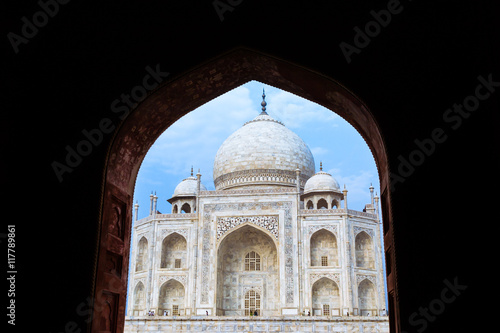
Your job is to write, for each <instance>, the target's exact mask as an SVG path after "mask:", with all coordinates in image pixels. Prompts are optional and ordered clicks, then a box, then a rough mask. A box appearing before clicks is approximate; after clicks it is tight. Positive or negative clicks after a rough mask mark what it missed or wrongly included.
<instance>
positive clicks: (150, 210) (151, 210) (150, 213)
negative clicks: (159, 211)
mask: <svg viewBox="0 0 500 333" xmlns="http://www.w3.org/2000/svg"><path fill="white" fill-rule="evenodd" d="M153 197H154V196H153V192H151V194H150V195H149V215H153Z"/></svg>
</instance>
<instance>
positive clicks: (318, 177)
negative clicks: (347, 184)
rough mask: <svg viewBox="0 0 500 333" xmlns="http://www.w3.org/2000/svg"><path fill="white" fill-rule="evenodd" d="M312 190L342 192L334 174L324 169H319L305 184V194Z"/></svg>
mask: <svg viewBox="0 0 500 333" xmlns="http://www.w3.org/2000/svg"><path fill="white" fill-rule="evenodd" d="M311 192H338V193H340V192H341V191H340V186H339V183H338V182H337V181H336V180H335V178H333V176H332V175H330V174H329V173H326V172H324V171H319V172H318V173H316V174H315V175H314V176H312V177H311V178H309V180H308V181H307V182H306V185H305V186H304V194H308V193H311Z"/></svg>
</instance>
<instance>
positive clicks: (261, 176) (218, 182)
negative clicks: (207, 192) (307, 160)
mask: <svg viewBox="0 0 500 333" xmlns="http://www.w3.org/2000/svg"><path fill="white" fill-rule="evenodd" d="M299 178H300V186H301V187H304V185H305V183H306V181H307V179H308V178H309V177H308V176H307V175H303V174H300V176H299ZM270 182H271V183H276V184H283V185H290V186H295V185H296V184H297V174H296V173H295V171H288V170H278V169H250V170H240V171H234V172H231V173H226V174H223V175H222V176H219V177H217V179H215V180H214V184H215V188H216V189H218V190H222V189H225V188H230V187H232V186H237V185H241V184H243V183H244V184H259V183H265V184H267V183H270Z"/></svg>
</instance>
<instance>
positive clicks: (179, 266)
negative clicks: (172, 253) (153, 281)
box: [175, 259, 181, 268]
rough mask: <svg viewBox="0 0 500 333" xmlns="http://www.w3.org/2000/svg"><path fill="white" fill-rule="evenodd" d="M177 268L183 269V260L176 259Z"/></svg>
mask: <svg viewBox="0 0 500 333" xmlns="http://www.w3.org/2000/svg"><path fill="white" fill-rule="evenodd" d="M175 268H181V259H175Z"/></svg>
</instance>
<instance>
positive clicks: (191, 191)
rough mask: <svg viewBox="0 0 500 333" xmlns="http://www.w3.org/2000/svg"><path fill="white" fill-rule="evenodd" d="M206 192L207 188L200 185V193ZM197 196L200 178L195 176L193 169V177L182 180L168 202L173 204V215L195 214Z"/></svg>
mask: <svg viewBox="0 0 500 333" xmlns="http://www.w3.org/2000/svg"><path fill="white" fill-rule="evenodd" d="M200 176H201V175H200ZM206 190H207V188H206V187H205V186H204V185H203V184H201V183H200V191H206ZM197 195H198V178H197V177H195V176H193V168H191V176H190V177H188V178H186V179H184V180H182V181H181V182H180V183H179V184H178V185H177V186H176V187H175V190H174V195H173V196H172V198H170V199H168V200H167V201H168V202H170V203H171V204H172V214H177V213H193V212H194V211H195V205H196V196H197Z"/></svg>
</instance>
